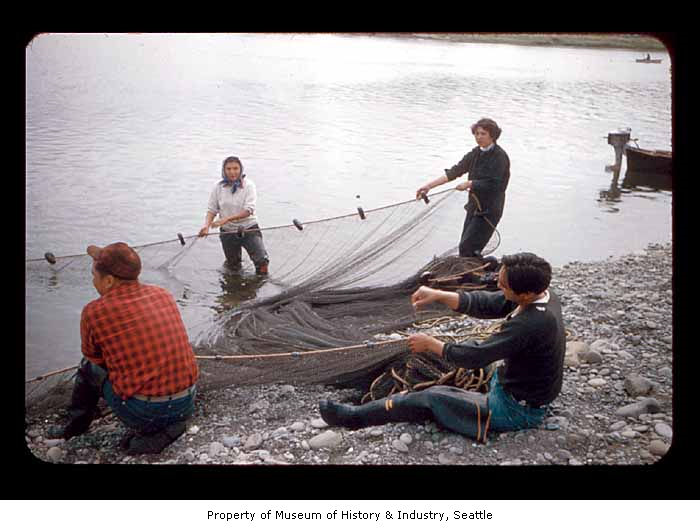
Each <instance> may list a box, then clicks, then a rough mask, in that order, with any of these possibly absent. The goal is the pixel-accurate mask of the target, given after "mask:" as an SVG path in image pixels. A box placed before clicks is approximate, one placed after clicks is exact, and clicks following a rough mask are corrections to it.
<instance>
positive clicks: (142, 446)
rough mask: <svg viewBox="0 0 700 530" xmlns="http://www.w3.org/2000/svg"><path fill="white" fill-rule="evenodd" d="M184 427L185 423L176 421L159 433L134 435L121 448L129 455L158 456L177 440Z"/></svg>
mask: <svg viewBox="0 0 700 530" xmlns="http://www.w3.org/2000/svg"><path fill="white" fill-rule="evenodd" d="M186 427H187V422H186V421H178V422H176V423H172V424H170V425H168V426H167V427H166V428H165V429H163V430H161V431H157V432H154V433H148V434H143V433H142V434H136V435H134V436H133V437H132V438H131V439H130V440H129V441H128V442H127V443H126V444H123V445H122V446H121V447H122V449H126V452H127V454H129V455H142V454H158V453H160V452H161V451H162V450H163V449H165V448H166V447H167V446H168V445H170V444H171V443H173V442H174V441H175V440H177V439H178V438H179V437H180V436H181V435H182V434H183V433H184V432H185V428H186Z"/></svg>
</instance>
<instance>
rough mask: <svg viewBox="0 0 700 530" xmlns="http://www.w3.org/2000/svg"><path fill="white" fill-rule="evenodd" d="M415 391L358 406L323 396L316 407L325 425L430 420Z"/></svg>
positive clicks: (350, 426)
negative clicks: (337, 401) (330, 399)
mask: <svg viewBox="0 0 700 530" xmlns="http://www.w3.org/2000/svg"><path fill="white" fill-rule="evenodd" d="M418 394H419V393H414V394H397V395H395V396H389V397H387V398H382V399H377V400H375V401H370V402H369V403H366V404H364V405H359V406H353V405H343V404H341V403H334V402H333V401H329V400H325V399H324V400H322V401H321V402H319V410H320V412H321V417H322V418H323V421H325V422H326V423H327V424H328V425H333V426H341V427H346V428H348V429H351V430H354V429H362V428H363V427H369V426H370V425H383V424H385V423H398V422H403V421H412V422H421V421H424V420H428V419H432V417H433V416H432V413H431V411H430V409H429V408H426V407H425V404H424V403H423V402H422V400H421V399H416V398H417V397H418Z"/></svg>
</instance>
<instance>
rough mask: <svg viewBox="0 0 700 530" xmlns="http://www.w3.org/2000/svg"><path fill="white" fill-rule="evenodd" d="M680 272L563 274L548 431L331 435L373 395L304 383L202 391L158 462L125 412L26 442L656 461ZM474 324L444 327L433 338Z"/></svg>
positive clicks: (426, 459)
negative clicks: (558, 364)
mask: <svg viewBox="0 0 700 530" xmlns="http://www.w3.org/2000/svg"><path fill="white" fill-rule="evenodd" d="M671 275H672V250H671V245H670V244H663V245H650V246H649V247H648V248H647V249H646V250H645V251H643V252H639V253H635V254H630V255H627V256H623V257H620V258H615V259H612V258H611V259H608V260H605V261H601V262H594V263H580V262H572V263H570V264H567V265H564V266H563V267H559V268H555V270H554V274H553V280H552V288H553V289H554V290H556V292H557V293H558V294H559V295H560V298H561V300H562V304H563V310H564V319H565V323H566V326H567V330H568V331H569V333H570V336H569V338H568V342H567V356H566V366H565V372H564V383H563V388H562V392H561V394H560V395H559V397H558V398H557V399H556V400H555V401H554V403H553V404H552V408H551V411H550V414H549V415H548V417H547V418H546V420H545V423H544V424H543V425H542V426H541V427H540V428H537V429H530V430H526V431H520V432H516V433H504V434H491V435H490V436H489V440H488V442H487V443H486V444H477V443H476V442H474V441H472V440H470V439H467V438H465V437H462V436H460V435H457V434H453V433H451V432H448V431H444V430H442V429H440V428H439V427H437V426H436V425H435V424H434V423H432V422H427V423H425V424H408V423H397V424H388V425H383V426H379V427H368V428H366V429H361V430H358V431H347V430H345V429H339V428H329V427H328V426H327V425H325V423H324V422H323V420H321V418H320V416H319V414H318V402H319V400H320V399H323V398H329V399H334V400H340V401H357V400H359V398H360V396H361V391H359V390H352V389H337V388H333V387H324V386H292V385H264V386H251V387H236V388H226V389H220V390H216V391H211V392H207V393H206V394H202V395H200V396H199V397H198V401H197V405H196V412H195V414H194V416H193V417H192V418H191V420H190V422H189V424H188V430H187V432H186V433H185V434H184V435H183V436H181V437H180V438H179V439H178V440H176V441H175V442H174V443H173V444H172V445H170V446H169V447H167V448H166V449H165V450H164V451H163V452H162V453H161V454H158V455H143V456H127V455H125V454H124V453H122V452H121V451H120V449H119V440H120V439H121V437H122V436H123V434H124V433H125V429H124V427H123V426H122V425H121V423H120V422H119V421H118V420H116V418H114V416H113V415H107V416H104V417H102V418H100V419H98V420H96V421H95V422H94V423H93V426H92V427H91V428H90V430H89V431H88V432H87V433H85V434H83V435H81V436H78V437H76V438H73V439H71V440H68V441H64V440H55V439H49V438H46V429H47V428H48V427H49V426H50V425H52V424H55V423H57V422H59V421H60V415H61V413H60V412H52V413H49V414H45V415H37V416H28V417H27V418H26V421H25V423H26V432H25V440H26V443H27V446H28V447H29V449H30V451H31V453H32V454H33V455H34V456H35V457H36V458H38V459H40V460H43V461H47V462H56V463H59V462H60V463H70V464H99V463H123V464H144V463H148V464H205V465H279V466H282V465H285V466H286V465H329V464H347V465H411V464H414V465H415V464H418V465H435V464H449V465H500V466H507V465H512V466H520V465H525V466H528V465H572V466H581V465H629V464H632V465H640V464H642V465H644V464H653V463H655V462H657V461H659V460H660V459H661V458H662V457H663V455H664V454H665V453H666V452H667V451H668V449H669V447H670V444H671V440H672V437H673V431H672V416H673V411H672V393H673V388H672V368H671V367H672V357H673V355H672V345H673V343H672V310H673V306H672V302H673V299H672V283H671ZM468 324H469V319H460V320H455V321H453V322H446V323H445V322H443V323H442V324H439V325H438V326H436V327H435V328H434V329H433V330H430V331H429V332H430V333H434V334H440V335H446V334H449V333H450V332H451V330H453V329H454V327H455V326H456V325H459V326H463V325H468ZM421 331H424V332H425V330H421Z"/></svg>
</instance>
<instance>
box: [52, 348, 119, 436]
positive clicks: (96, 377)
mask: <svg viewBox="0 0 700 530" xmlns="http://www.w3.org/2000/svg"><path fill="white" fill-rule="evenodd" d="M91 364H92V363H90V361H87V360H86V359H83V360H82V361H81V362H80V366H79V367H78V371H77V372H76V375H75V383H74V384H73V393H72V394H71V400H70V405H68V423H66V424H65V425H64V426H62V427H59V426H54V427H50V428H49V429H48V431H47V436H48V437H49V438H63V439H65V440H68V439H70V438H73V437H74V436H78V435H80V434H83V433H84V432H85V431H87V430H88V429H89V428H90V424H91V423H92V420H94V419H95V416H96V413H97V402H98V401H99V399H100V395H101V388H102V383H104V380H105V378H106V376H107V372H106V371H104V370H103V369H102V368H100V367H97V366H96V365H92V366H90V365H91Z"/></svg>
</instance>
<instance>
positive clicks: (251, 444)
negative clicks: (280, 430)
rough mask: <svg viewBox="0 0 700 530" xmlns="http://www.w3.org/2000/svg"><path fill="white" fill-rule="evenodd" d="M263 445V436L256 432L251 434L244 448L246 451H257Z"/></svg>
mask: <svg viewBox="0 0 700 530" xmlns="http://www.w3.org/2000/svg"><path fill="white" fill-rule="evenodd" d="M262 443H263V438H262V435H261V434H260V433H257V432H256V433H255V434H251V435H250V436H248V439H247V440H246V441H245V444H244V445H243V448H244V449H245V450H246V451H250V450H251V449H257V448H258V447H260V446H261V445H262Z"/></svg>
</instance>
